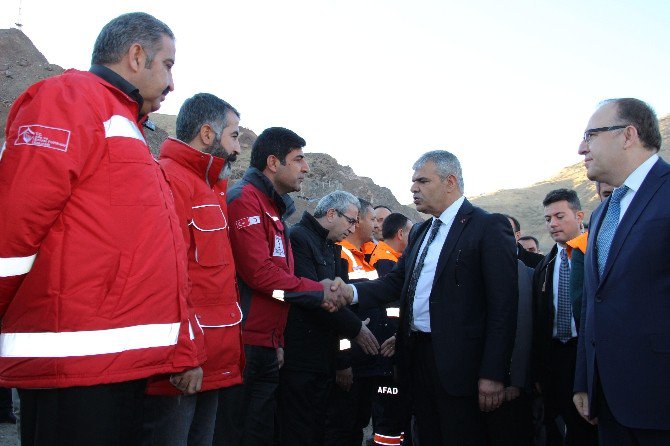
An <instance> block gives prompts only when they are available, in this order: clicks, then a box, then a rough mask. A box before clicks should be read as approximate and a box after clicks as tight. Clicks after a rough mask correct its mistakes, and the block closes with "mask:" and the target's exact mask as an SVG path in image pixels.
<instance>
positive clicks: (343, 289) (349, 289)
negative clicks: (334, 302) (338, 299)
mask: <svg viewBox="0 0 670 446" xmlns="http://www.w3.org/2000/svg"><path fill="white" fill-rule="evenodd" d="M336 285H339V289H340V293H341V294H342V297H343V298H344V300H345V301H346V304H347V305H351V302H352V301H353V300H354V287H353V285H349V284H347V283H344V280H342V279H341V278H339V277H336V278H335V280H334V281H333V285H331V290H332V291H336V290H334V289H333V287H335V286H336Z"/></svg>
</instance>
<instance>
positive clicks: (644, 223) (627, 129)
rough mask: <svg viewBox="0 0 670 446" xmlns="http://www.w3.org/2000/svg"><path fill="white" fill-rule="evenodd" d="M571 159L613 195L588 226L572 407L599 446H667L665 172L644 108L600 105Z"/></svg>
mask: <svg viewBox="0 0 670 446" xmlns="http://www.w3.org/2000/svg"><path fill="white" fill-rule="evenodd" d="M587 128H588V130H586V132H585V133H584V140H583V141H582V143H581V144H580V146H579V153H580V154H581V155H584V164H585V165H586V170H587V176H588V177H589V179H591V180H595V181H602V182H605V183H608V184H611V185H613V186H615V187H616V188H615V189H614V191H613V193H612V195H611V196H610V197H609V198H608V199H607V200H605V201H604V202H603V203H602V204H601V205H600V206H599V207H598V208H597V209H596V210H595V211H594V212H593V215H592V217H591V224H590V225H589V227H590V232H589V240H588V246H589V249H588V250H587V252H586V258H585V271H584V302H583V304H582V317H581V320H582V332H581V334H580V336H579V345H578V354H577V371H576V376H575V387H574V390H575V395H574V402H575V405H576V406H577V409H578V410H579V411H580V413H581V415H582V416H583V417H584V418H586V419H587V420H589V421H591V422H592V423H596V422H597V424H598V431H599V438H600V442H601V444H603V445H610V444H617V445H661V444H663V445H667V444H670V398H669V397H668V396H669V395H670V385H669V384H668V377H669V376H670V324H669V323H668V320H670V258H669V257H668V252H670V165H668V163H666V162H665V161H663V160H662V159H660V158H659V156H658V151H659V149H660V148H661V133H660V131H659V126H658V119H657V118H656V114H655V113H654V111H653V110H652V109H651V107H650V106H649V105H648V104H646V103H644V102H642V101H640V100H638V99H632V98H624V99H611V100H607V101H605V102H604V103H603V104H602V105H601V106H600V107H599V108H598V109H597V110H596V112H595V113H594V114H593V116H591V119H590V120H589V123H588V127H587Z"/></svg>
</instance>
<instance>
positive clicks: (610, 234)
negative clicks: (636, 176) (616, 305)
mask: <svg viewBox="0 0 670 446" xmlns="http://www.w3.org/2000/svg"><path fill="white" fill-rule="evenodd" d="M626 192H628V186H626V185H623V186H621V187H619V188H616V189H614V192H612V196H611V197H610V204H609V206H608V207H607V213H606V214H605V218H604V219H603V224H602V226H601V227H600V231H599V232H598V240H597V241H596V245H597V246H598V253H597V254H598V272H599V273H600V277H602V276H603V274H604V273H605V264H606V263H607V256H608V255H609V252H610V247H611V246H612V239H614V233H615V232H616V228H617V227H618V226H619V216H620V214H621V199H622V198H623V196H624V195H626Z"/></svg>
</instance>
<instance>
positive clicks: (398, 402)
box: [372, 376, 411, 444]
mask: <svg viewBox="0 0 670 446" xmlns="http://www.w3.org/2000/svg"><path fill="white" fill-rule="evenodd" d="M410 416H411V411H410V408H409V398H408V396H407V392H406V391H405V389H402V388H401V387H400V385H399V384H398V383H397V382H396V381H395V379H394V378H393V376H380V377H379V378H377V388H376V389H375V394H374V397H373V400H372V427H373V432H374V435H375V438H376V439H378V440H379V441H378V442H377V443H379V444H384V443H386V444H394V443H395V441H397V439H399V438H401V437H402V436H403V435H402V434H403V433H404V434H405V435H404V436H405V437H408V438H409V437H410V436H411V435H410V431H409V430H407V431H406V432H405V429H406V428H408V427H410V426H409V420H410ZM406 444H409V441H408V442H407V443H406Z"/></svg>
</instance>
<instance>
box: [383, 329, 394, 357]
mask: <svg viewBox="0 0 670 446" xmlns="http://www.w3.org/2000/svg"><path fill="white" fill-rule="evenodd" d="M381 354H382V356H384V357H386V358H390V357H391V356H393V355H395V335H393V336H391V337H390V338H388V339H387V340H385V341H384V342H382V348H381Z"/></svg>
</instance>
